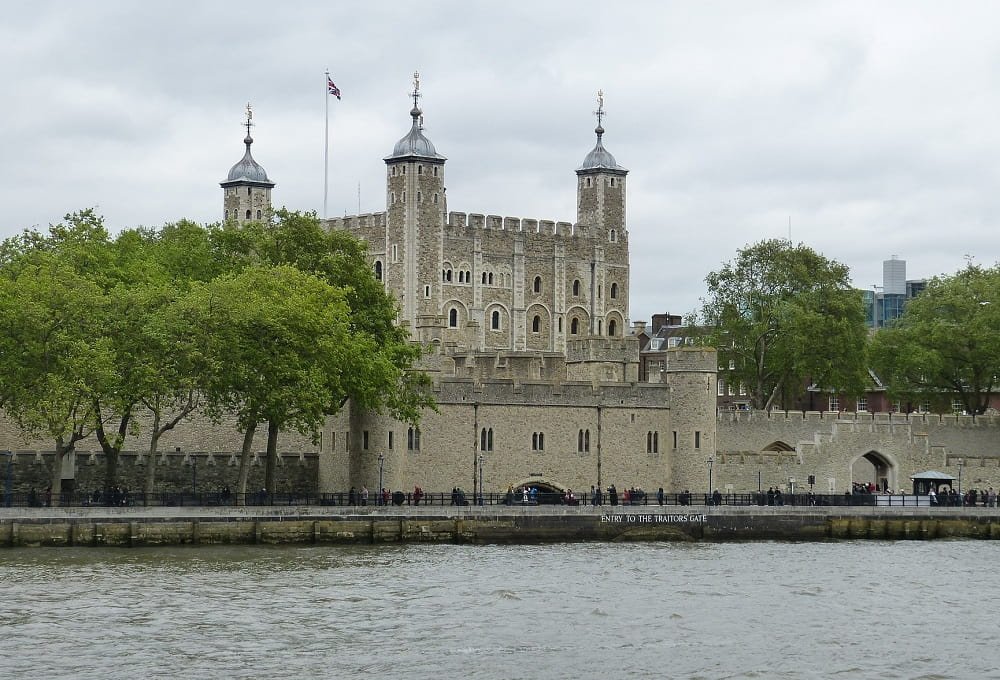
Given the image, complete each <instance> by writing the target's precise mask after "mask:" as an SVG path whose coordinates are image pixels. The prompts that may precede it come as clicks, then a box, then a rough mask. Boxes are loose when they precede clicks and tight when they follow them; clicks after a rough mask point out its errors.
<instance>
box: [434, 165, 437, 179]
mask: <svg viewBox="0 0 1000 680" xmlns="http://www.w3.org/2000/svg"><path fill="white" fill-rule="evenodd" d="M434 176H435V177H437V176H438V169H437V166H436V165H435V166H434Z"/></svg>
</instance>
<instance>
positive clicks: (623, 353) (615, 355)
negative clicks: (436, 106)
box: [566, 335, 639, 363]
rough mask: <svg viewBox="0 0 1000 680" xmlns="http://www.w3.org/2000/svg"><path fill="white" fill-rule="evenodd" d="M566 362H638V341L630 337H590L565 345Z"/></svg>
mask: <svg viewBox="0 0 1000 680" xmlns="http://www.w3.org/2000/svg"><path fill="white" fill-rule="evenodd" d="M566 361H567V362H576V361H612V362H616V363H621V362H623V361H627V362H638V361H639V340H638V339H637V338H636V337H635V336H632V335H627V336H625V337H621V338H608V337H604V336H592V337H589V338H582V339H578V340H570V341H568V342H567V343H566Z"/></svg>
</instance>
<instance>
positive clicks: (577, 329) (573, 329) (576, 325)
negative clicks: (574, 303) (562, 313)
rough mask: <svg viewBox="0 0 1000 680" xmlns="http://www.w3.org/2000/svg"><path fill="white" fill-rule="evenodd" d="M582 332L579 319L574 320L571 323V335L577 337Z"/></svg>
mask: <svg viewBox="0 0 1000 680" xmlns="http://www.w3.org/2000/svg"><path fill="white" fill-rule="evenodd" d="M579 332H580V322H579V321H578V320H577V319H573V320H572V321H570V322H569V334H570V335H576V334H577V333H579Z"/></svg>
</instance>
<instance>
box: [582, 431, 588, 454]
mask: <svg viewBox="0 0 1000 680" xmlns="http://www.w3.org/2000/svg"><path fill="white" fill-rule="evenodd" d="M583 450H584V451H586V452H589V451H590V430H584V431H583Z"/></svg>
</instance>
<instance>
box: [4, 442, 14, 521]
mask: <svg viewBox="0 0 1000 680" xmlns="http://www.w3.org/2000/svg"><path fill="white" fill-rule="evenodd" d="M13 489H14V454H13V453H11V452H10V450H9V449H8V450H7V471H6V473H5V474H4V480H3V504H4V505H5V506H6V507H8V508H9V507H10V504H11V499H12V497H13Z"/></svg>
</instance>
